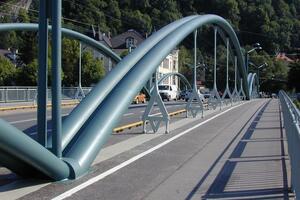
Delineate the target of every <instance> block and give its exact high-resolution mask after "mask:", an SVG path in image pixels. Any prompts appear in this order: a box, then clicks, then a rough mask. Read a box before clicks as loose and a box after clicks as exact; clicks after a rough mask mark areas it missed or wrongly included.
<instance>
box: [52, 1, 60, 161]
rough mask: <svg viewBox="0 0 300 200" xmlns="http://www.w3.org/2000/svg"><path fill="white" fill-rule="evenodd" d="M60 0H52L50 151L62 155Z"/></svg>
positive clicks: (58, 155)
mask: <svg viewBox="0 0 300 200" xmlns="http://www.w3.org/2000/svg"><path fill="white" fill-rule="evenodd" d="M60 106H61V0H56V1H52V135H53V137H52V151H53V153H54V154H55V155H56V156H57V157H59V158H60V157H61V156H62V146H61V139H62V136H61V125H62V124H61V123H62V122H61V120H62V119H61V109H60Z"/></svg>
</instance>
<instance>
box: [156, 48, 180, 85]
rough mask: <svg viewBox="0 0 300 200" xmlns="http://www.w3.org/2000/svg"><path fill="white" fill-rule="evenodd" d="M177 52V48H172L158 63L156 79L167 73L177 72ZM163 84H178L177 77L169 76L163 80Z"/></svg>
mask: <svg viewBox="0 0 300 200" xmlns="http://www.w3.org/2000/svg"><path fill="white" fill-rule="evenodd" d="M178 54H179V50H177V49H176V50H173V51H172V52H171V53H170V54H169V55H168V56H167V57H166V58H165V59H164V60H163V61H162V63H161V64H160V65H159V67H158V70H157V72H158V79H160V78H161V77H163V76H164V75H165V74H168V73H177V72H178ZM163 84H166V85H176V86H177V87H178V86H179V82H178V77H177V76H171V77H169V78H167V79H166V80H164V82H163Z"/></svg>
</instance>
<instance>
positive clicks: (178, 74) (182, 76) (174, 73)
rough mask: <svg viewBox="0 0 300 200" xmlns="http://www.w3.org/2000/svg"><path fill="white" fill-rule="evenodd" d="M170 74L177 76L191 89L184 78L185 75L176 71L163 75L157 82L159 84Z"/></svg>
mask: <svg viewBox="0 0 300 200" xmlns="http://www.w3.org/2000/svg"><path fill="white" fill-rule="evenodd" d="M170 76H178V77H179V78H181V79H182V81H183V82H184V83H185V84H186V85H187V86H188V88H190V89H192V86H191V84H190V82H189V81H188V80H187V79H186V77H185V76H184V75H183V74H180V73H178V72H173V73H168V74H165V75H164V76H163V77H161V79H159V81H158V83H157V84H158V85H160V84H161V83H162V82H163V81H164V80H166V79H167V78H169V77H170Z"/></svg>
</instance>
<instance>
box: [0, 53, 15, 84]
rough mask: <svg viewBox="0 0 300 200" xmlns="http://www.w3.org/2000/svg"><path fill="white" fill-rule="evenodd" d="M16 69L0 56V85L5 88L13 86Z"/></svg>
mask: <svg viewBox="0 0 300 200" xmlns="http://www.w3.org/2000/svg"><path fill="white" fill-rule="evenodd" d="M15 72H16V68H15V66H14V65H13V64H12V63H11V62H10V61H9V60H8V59H6V58H4V57H3V56H0V85H2V86H7V85H12V84H14V81H15V80H14V77H15Z"/></svg>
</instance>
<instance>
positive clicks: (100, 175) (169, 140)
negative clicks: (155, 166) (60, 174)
mask: <svg viewBox="0 0 300 200" xmlns="http://www.w3.org/2000/svg"><path fill="white" fill-rule="evenodd" d="M241 105H244V104H239V105H237V106H234V107H231V108H229V109H228V110H225V111H223V112H221V113H219V114H217V115H215V116H213V117H211V118H209V119H207V120H205V121H203V122H201V123H199V124H197V125H195V126H193V127H191V128H189V129H187V130H185V131H184V132H182V133H179V134H177V135H175V136H174V137H172V138H170V139H168V140H166V141H164V142H162V143H160V144H158V145H156V146H154V147H152V148H151V149H148V150H147V151H145V152H143V153H141V154H138V155H136V156H134V157H132V158H131V159H129V160H127V161H125V162H123V163H121V164H119V165H117V166H115V167H113V168H111V169H109V170H107V171H105V172H103V173H102V174H99V175H98V176H95V177H93V178H91V179H89V180H88V181H86V182H84V183H82V184H80V185H78V186H76V187H74V188H72V189H70V190H68V191H66V192H64V193H62V194H60V195H59V196H57V197H54V198H53V199H52V200H62V199H65V198H67V197H70V196H71V195H72V194H75V193H76V192H78V191H80V190H82V189H84V188H86V187H88V186H90V185H92V184H93V183H96V182H98V181H100V180H101V179H104V178H105V177H107V176H109V175H111V174H113V173H115V172H116V171H118V170H120V169H122V168H124V167H126V166H127V165H129V164H131V163H133V162H135V161H137V160H139V159H140V158H142V157H144V156H146V155H148V154H150V153H152V152H153V151H155V150H157V149H160V148H161V147H163V146H165V145H167V144H169V143H170V142H172V141H174V140H176V139H177V138H179V137H181V136H183V135H185V134H187V133H188V132H190V131H192V130H194V129H196V128H198V127H200V126H202V125H204V124H206V123H208V122H209V121H211V120H213V119H215V118H217V117H219V116H221V115H223V114H225V113H227V112H228V111H230V110H233V109H235V108H237V107H239V106H241Z"/></svg>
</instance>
